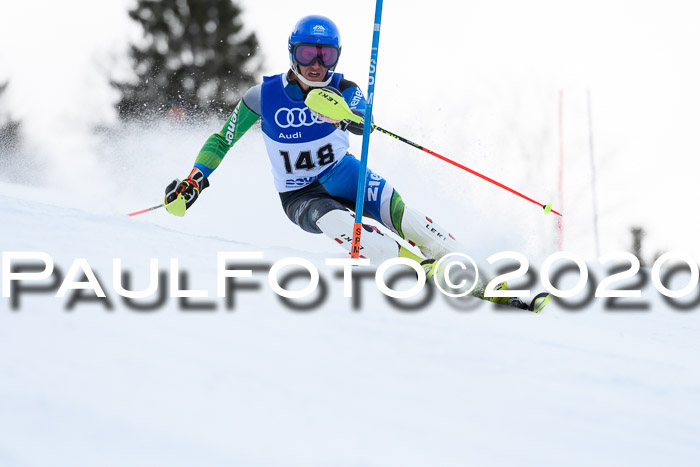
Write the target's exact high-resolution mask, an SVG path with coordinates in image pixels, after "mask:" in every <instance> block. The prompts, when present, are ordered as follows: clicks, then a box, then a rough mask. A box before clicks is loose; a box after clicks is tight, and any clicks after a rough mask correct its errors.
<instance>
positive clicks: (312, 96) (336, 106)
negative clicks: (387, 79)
mask: <svg viewBox="0 0 700 467" xmlns="http://www.w3.org/2000/svg"><path fill="white" fill-rule="evenodd" d="M304 102H305V103H306V105H307V106H308V107H309V108H310V109H311V110H313V111H315V112H318V113H319V114H322V115H325V116H327V117H330V118H332V119H334V120H350V121H353V122H355V123H363V121H364V119H363V118H362V116H360V115H356V114H355V113H353V112H352V110H350V107H349V106H348V104H347V102H345V100H344V99H343V98H342V96H340V97H339V96H338V95H336V94H334V93H331V92H328V91H324V90H323V89H313V90H311V92H309V94H308V96H307V97H306V100H305V101H304ZM368 108H369V106H368ZM370 119H371V116H370ZM371 126H372V128H374V129H375V130H377V131H379V132H381V133H384V134H385V135H389V136H391V137H392V138H396V139H398V140H399V141H401V142H402V143H406V144H408V145H410V146H413V147H414V148H417V149H420V150H421V151H425V152H427V153H428V154H430V155H431V156H435V157H437V158H438V159H442V160H443V161H445V162H448V163H450V164H452V165H454V166H455V167H458V168H460V169H462V170H464V171H467V172H469V173H470V174H472V175H476V176H477V177H479V178H482V179H483V180H486V181H487V182H490V183H493V184H494V185H496V186H498V187H500V188H503V189H504V190H506V191H510V192H511V193H513V194H514V195H518V196H520V197H521V198H523V199H525V200H527V201H530V202H531V203H533V204H536V205H538V206H540V207H541V208H542V209H544V213H545V214H549V213H550V212H553V213H554V214H556V215H558V216H562V214H561V213H559V212H557V211H555V210H554V209H552V203H548V204H542V203H540V202H537V201H535V200H534V199H532V198H529V197H527V196H525V195H524V194H522V193H520V192H519V191H516V190H514V189H512V188H510V187H508V186H506V185H504V184H503V183H500V182H497V181H496V180H494V179H492V178H489V177H487V176H486V175H483V174H480V173H479V172H477V171H476V170H472V169H470V168H469V167H467V166H465V165H462V164H460V163H459V162H455V161H453V160H452V159H449V158H447V157H445V156H442V155H440V154H438V153H436V152H435V151H431V150H430V149H428V148H424V147H423V146H421V145H420V144H416V143H414V142H413V141H410V140H408V139H406V138H404V137H402V136H399V135H397V134H395V133H392V132H390V131H389V130H385V129H384V128H382V127H380V126H378V125H375V124H374V123H372V124H371ZM365 131H367V125H365ZM363 150H364V148H363ZM363 156H364V154H363ZM363 191H364V190H363ZM358 199H359V197H358ZM355 215H356V216H357V214H355Z"/></svg>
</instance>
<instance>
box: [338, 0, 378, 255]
mask: <svg viewBox="0 0 700 467" xmlns="http://www.w3.org/2000/svg"><path fill="white" fill-rule="evenodd" d="M382 5H383V0H377V3H376V6H375V10H374V33H373V35H372V53H371V55H370V59H369V85H368V86H369V87H368V89H367V108H366V110H365V112H366V115H367V117H368V118H367V120H366V123H365V127H364V131H363V132H362V155H361V157H360V172H359V174H358V177H357V199H356V201H355V224H354V225H353V228H352V249H351V251H350V257H351V258H353V259H357V258H359V257H360V241H361V237H362V212H363V211H364V208H365V189H366V187H367V158H368V153H369V136H370V130H371V122H372V104H373V103H374V82H375V76H376V73H377V55H378V54H379V32H380V30H381V25H382ZM343 102H345V101H344V100H343ZM348 110H350V109H349V108H348ZM351 113H352V112H351Z"/></svg>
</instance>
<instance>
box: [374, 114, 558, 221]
mask: <svg viewBox="0 0 700 467" xmlns="http://www.w3.org/2000/svg"><path fill="white" fill-rule="evenodd" d="M372 127H373V128H374V129H375V130H377V131H379V132H381V133H384V134H385V135H389V136H391V137H393V138H396V139H398V140H399V141H401V142H402V143H406V144H408V145H410V146H413V147H414V148H417V149H420V150H422V151H425V152H427V153H428V154H430V155H431V156H435V157H437V158H438V159H442V160H443V161H445V162H447V163H449V164H452V165H454V166H455V167H458V168H460V169H462V170H465V171H467V172H469V173H470V174H472V175H476V176H477V177H479V178H482V179H484V180H486V181H487V182H491V183H493V184H494V185H496V186H498V187H501V188H503V189H504V190H507V191H510V192H511V193H513V194H514V195H518V196H520V197H521V198H523V199H526V200H528V201H530V202H531V203H534V204H536V205H538V206H540V207H541V208H542V209H544V213H545V214H549V213H550V212H553V213H554V214H556V215H558V216H561V214H560V213H558V212H557V211H555V210H554V209H552V203H549V204H546V205H545V204H542V203H539V202H537V201H535V200H534V199H532V198H529V197H527V196H525V195H524V194H522V193H520V192H519V191H516V190H514V189H512V188H510V187H508V186H506V185H504V184H503V183H501V182H497V181H496V180H494V179H492V178H489V177H487V176H486V175H483V174H480V173H479V172H477V171H476V170H472V169H470V168H469V167H467V166H465V165H462V164H460V163H459V162H455V161H453V160H452V159H449V158H447V157H445V156H442V155H440V154H438V153H436V152H434V151H431V150H430V149H428V148H424V147H423V146H421V145H420V144H416V143H414V142H413V141H410V140H407V139H406V138H404V137H402V136H399V135H397V134H395V133H392V132H390V131H388V130H385V129H384V128H382V127H380V126H377V125H374V124H372Z"/></svg>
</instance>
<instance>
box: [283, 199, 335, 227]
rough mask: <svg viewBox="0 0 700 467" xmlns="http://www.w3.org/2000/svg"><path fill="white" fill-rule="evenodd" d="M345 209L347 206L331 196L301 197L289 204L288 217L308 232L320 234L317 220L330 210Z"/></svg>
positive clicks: (286, 209)
mask: <svg viewBox="0 0 700 467" xmlns="http://www.w3.org/2000/svg"><path fill="white" fill-rule="evenodd" d="M334 210H343V211H344V210H345V207H344V206H343V205H342V204H340V203H339V202H338V201H336V200H334V199H333V198H330V197H315V198H309V197H301V198H299V199H297V200H295V201H293V202H291V203H289V204H288V205H287V206H285V212H286V213H287V217H289V219H290V220H291V221H292V222H294V223H295V224H297V225H298V226H299V227H301V228H302V229H304V230H305V231H306V232H310V233H314V234H320V233H322V231H321V229H319V227H318V225H317V222H318V220H319V219H321V218H322V217H323V216H325V215H326V214H327V213H329V212H330V211H334Z"/></svg>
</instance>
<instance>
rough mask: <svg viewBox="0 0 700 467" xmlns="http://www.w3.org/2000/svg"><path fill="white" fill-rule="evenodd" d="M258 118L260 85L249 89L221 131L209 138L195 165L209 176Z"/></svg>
mask: <svg viewBox="0 0 700 467" xmlns="http://www.w3.org/2000/svg"><path fill="white" fill-rule="evenodd" d="M258 119H260V85H257V86H254V87H252V88H250V89H249V90H248V92H247V93H246V94H245V96H243V99H241V101H240V102H239V103H238V105H237V106H236V108H235V109H234V110H233V112H232V113H231V115H230V116H229V118H228V119H227V120H226V123H224V126H223V128H222V129H221V131H219V132H218V133H214V134H213V135H211V136H210V137H209V138H208V139H207V141H206V142H205V143H204V146H202V149H201V150H200V151H199V154H198V155H197V159H196V160H195V163H194V167H195V168H198V169H199V170H201V171H202V174H204V176H205V177H209V176H210V175H211V173H212V172H213V171H214V170H215V169H216V168H217V167H218V166H219V164H220V163H221V161H222V160H223V158H224V156H225V155H226V153H228V151H229V149H231V148H232V147H233V145H234V144H236V142H237V141H238V140H239V139H241V137H242V136H243V135H244V134H245V132H246V131H248V130H249V129H250V127H252V126H253V124H254V123H255V122H257V121H258Z"/></svg>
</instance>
